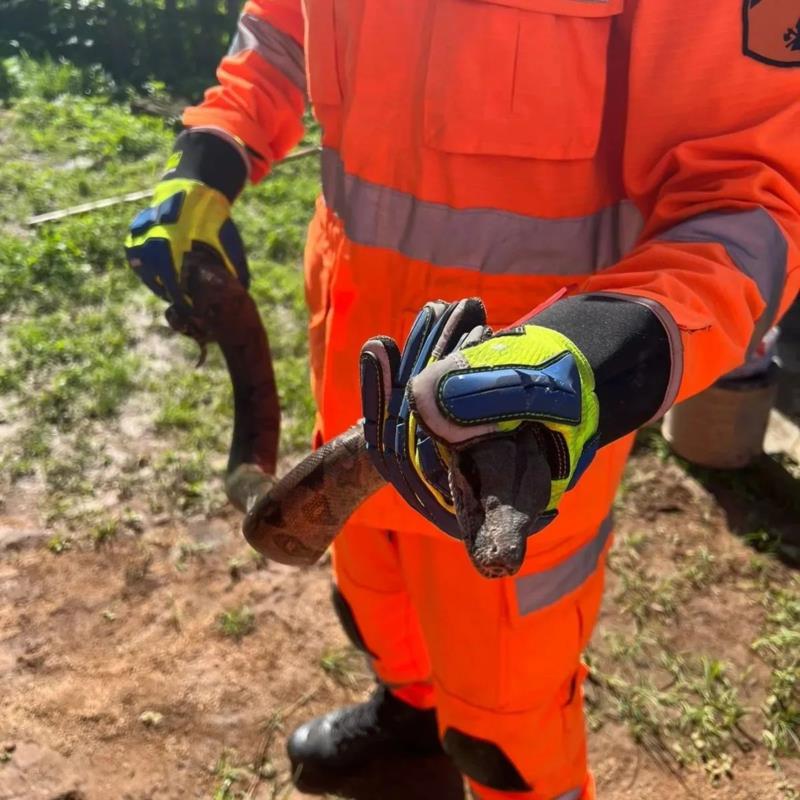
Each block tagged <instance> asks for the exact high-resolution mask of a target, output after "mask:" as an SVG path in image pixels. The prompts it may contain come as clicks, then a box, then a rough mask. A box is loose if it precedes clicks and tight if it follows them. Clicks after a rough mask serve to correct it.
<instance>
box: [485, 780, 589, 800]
mask: <svg viewBox="0 0 800 800" xmlns="http://www.w3.org/2000/svg"><path fill="white" fill-rule="evenodd" d="M469 789H470V800H489V798H488V797H487V796H486V794H485V790H484V789H480V788H478V787H477V786H476V785H475V784H473V783H470V785H469ZM499 796H500V795H497V794H496V793H495V794H493V797H499ZM505 797H507V798H508V800H519V794H518V793H513V794H511V793H509V794H506V795H505ZM553 800H597V793H596V791H595V785H594V778H593V777H592V776H591V774H590V775H589V776H588V777H587V779H586V784H585V785H584V786H583V787H581V788H578V789H570V790H569V791H567V792H564V793H563V794H560V795H559V796H558V797H554V798H553Z"/></svg>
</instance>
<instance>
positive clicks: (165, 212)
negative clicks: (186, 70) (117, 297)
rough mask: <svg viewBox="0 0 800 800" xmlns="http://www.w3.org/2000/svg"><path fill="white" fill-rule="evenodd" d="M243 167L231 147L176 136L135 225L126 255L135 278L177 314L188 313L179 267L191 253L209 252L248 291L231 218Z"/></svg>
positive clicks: (207, 137) (201, 136)
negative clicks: (160, 175) (170, 151)
mask: <svg viewBox="0 0 800 800" xmlns="http://www.w3.org/2000/svg"><path fill="white" fill-rule="evenodd" d="M246 177H247V165H246V162H245V160H244V158H243V157H242V155H241V154H240V153H239V152H237V150H236V149H235V147H234V146H233V145H232V144H231V143H229V142H227V141H226V140H224V139H221V138H220V137H218V136H215V135H213V134H208V133H202V132H198V133H194V132H191V131H190V132H187V133H184V134H183V135H182V136H181V137H179V139H178V141H177V142H176V147H175V151H174V152H173V154H172V156H171V157H170V159H169V161H168V162H167V171H166V173H165V175H164V177H163V179H162V180H161V182H160V183H159V184H158V186H157V187H156V190H155V193H154V195H153V202H152V205H151V206H150V207H149V208H146V209H144V210H143V211H141V212H140V213H139V214H137V215H136V218H135V219H134V220H133V222H132V223H131V226H130V230H129V233H128V236H127V238H126V240H125V254H126V256H127V259H128V262H129V264H130V265H131V267H132V268H133V270H134V272H136V274H137V275H138V276H139V278H140V279H141V280H142V281H143V282H144V283H145V284H146V285H147V286H148V287H149V288H150V289H151V290H152V291H153V292H155V293H156V294H157V295H158V296H159V297H161V298H162V299H164V300H167V301H169V302H170V303H172V304H173V305H174V306H175V307H176V308H177V309H179V310H180V311H183V312H186V311H189V310H190V308H191V300H190V298H189V296H188V293H187V287H186V280H185V275H184V273H183V264H184V261H185V259H186V257H187V255H189V254H190V253H192V252H198V251H206V252H211V253H212V254H213V255H214V256H215V258H217V259H218V260H219V261H220V262H221V263H223V264H224V265H225V266H226V267H227V269H228V270H229V271H230V272H231V274H233V275H235V276H236V277H237V278H238V279H239V280H240V281H241V283H242V284H243V285H244V286H245V287H247V286H248V285H249V282H250V274H249V270H248V266H247V257H246V255H245V250H244V245H243V243H242V238H241V236H240V235H239V231H238V229H237V228H236V225H235V224H234V222H233V220H232V219H231V217H230V211H231V205H232V203H233V201H234V199H235V198H236V197H237V195H238V194H239V192H240V191H241V189H242V187H243V186H244V183H245V180H246Z"/></svg>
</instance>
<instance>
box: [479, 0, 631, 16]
mask: <svg viewBox="0 0 800 800" xmlns="http://www.w3.org/2000/svg"><path fill="white" fill-rule="evenodd" d="M472 2H480V3H488V4H490V5H496V6H507V7H508V8H517V9H520V10H521V11H538V12H540V13H541V14H558V15H565V16H569V17H613V16H614V15H615V14H621V13H622V11H623V8H624V4H625V0H472Z"/></svg>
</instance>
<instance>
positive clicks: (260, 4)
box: [183, 0, 306, 182]
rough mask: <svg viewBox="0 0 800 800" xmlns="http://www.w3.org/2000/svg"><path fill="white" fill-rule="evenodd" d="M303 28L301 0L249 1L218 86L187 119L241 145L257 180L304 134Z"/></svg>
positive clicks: (188, 112) (189, 124)
mask: <svg viewBox="0 0 800 800" xmlns="http://www.w3.org/2000/svg"><path fill="white" fill-rule="evenodd" d="M303 29H304V23H303V16H302V12H301V9H300V3H299V0H257V1H254V0H251V2H248V3H247V4H246V6H245V8H244V11H243V13H242V16H241V18H240V21H239V25H238V29H237V33H236V36H235V37H234V40H233V43H232V45H231V49H230V51H229V52H228V54H227V55H226V56H225V57H224V58H223V59H222V61H221V63H220V66H219V69H218V71H217V78H218V80H219V85H218V86H215V87H214V88H212V89H209V90H208V92H206V96H205V99H204V100H203V102H202V103H201V104H200V105H198V106H194V107H191V108H188V109H187V110H186V112H185V113H184V116H183V122H184V124H185V125H186V126H187V127H189V128H193V129H195V130H202V131H205V132H208V133H214V132H217V133H219V132H222V134H223V136H224V135H228V136H231V137H233V138H234V139H235V140H238V141H239V142H241V144H242V146H243V148H244V151H245V152H246V154H247V158H248V160H249V176H250V179H251V180H252V181H254V182H257V181H259V180H261V178H263V177H264V175H266V174H267V172H268V171H269V167H270V164H271V163H272V162H273V161H276V160H280V159H281V158H282V157H283V156H284V155H286V153H288V152H289V151H290V150H291V149H292V148H293V147H294V146H295V145H296V144H297V142H298V141H299V140H300V139H301V137H302V135H303V123H302V116H303V111H304V109H305V98H306V86H305V65H304V55H303V45H302V43H303Z"/></svg>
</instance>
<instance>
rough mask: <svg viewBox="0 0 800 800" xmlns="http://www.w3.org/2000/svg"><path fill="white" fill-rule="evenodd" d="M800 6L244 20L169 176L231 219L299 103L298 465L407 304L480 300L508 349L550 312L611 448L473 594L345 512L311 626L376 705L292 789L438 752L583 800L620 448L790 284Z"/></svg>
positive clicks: (600, 3) (773, 315)
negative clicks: (310, 401)
mask: <svg viewBox="0 0 800 800" xmlns="http://www.w3.org/2000/svg"><path fill="white" fill-rule="evenodd" d="M792 11H793V13H792ZM797 13H798V12H797V8H796V3H794V2H788V0H787V1H786V2H783V0H746V1H745V2H744V7H742V3H741V2H739V3H735V2H730V0H704V2H702V3H693V4H688V5H687V4H683V3H676V2H669V1H668V0H653V2H647V3H645V2H640V0H402V1H401V0H303V2H302V3H301V0H251V2H248V3H247V4H246V5H245V7H244V10H243V13H242V16H241V20H240V22H239V27H238V32H237V34H236V36H235V39H234V41H233V44H232V47H231V50H230V52H229V53H228V55H227V56H226V57H225V58H224V59H223V61H222V63H221V65H220V68H219V72H218V77H219V84H220V85H219V86H218V87H215V88H213V89H211V90H209V92H208V93H207V94H206V97H205V100H204V102H203V103H201V104H200V105H199V106H197V107H194V108H189V109H188V110H187V111H186V113H185V117H184V123H185V126H186V127H187V129H188V131H187V132H185V133H184V134H182V136H181V137H180V138H179V140H178V144H177V146H176V152H177V153H178V154H179V157H178V158H175V159H174V160H173V161H172V162H171V165H170V170H171V172H169V173H168V174H167V176H166V177H167V178H172V179H176V178H181V177H182V178H183V179H186V178H188V179H191V180H195V181H201V182H203V183H204V184H207V185H210V186H211V187H212V188H213V189H215V190H216V191H218V192H222V193H223V194H224V195H225V196H226V197H227V200H228V201H232V200H233V199H234V198H235V197H236V195H237V194H238V192H239V191H240V190H241V188H242V186H243V185H244V183H245V179H246V176H248V175H249V178H250V180H251V181H259V180H261V179H262V178H264V176H265V175H266V174H267V173H268V172H269V169H270V165H271V164H272V163H274V162H276V161H279V160H280V159H281V158H282V157H283V156H284V155H285V154H286V153H288V152H289V150H290V149H291V148H292V147H294V146H295V144H296V143H297V142H298V141H299V139H300V137H301V134H302V130H303V127H302V113H303V110H304V104H305V101H306V97H307V96H308V97H309V98H310V100H311V104H312V106H313V111H314V114H315V115H316V117H317V119H318V120H319V122H320V124H321V127H322V131H323V133H322V137H323V138H322V143H323V152H322V195H321V197H320V199H319V202H318V204H317V209H316V214H315V216H314V219H313V221H312V222H311V225H310V229H309V234H308V243H307V247H306V257H305V276H306V294H307V300H308V306H309V310H310V325H309V338H310V349H311V378H312V384H313V391H314V397H315V399H316V403H317V408H318V411H319V413H318V420H317V434H316V435H317V442H318V443H319V442H322V441H324V440H327V439H330V438H331V437H333V436H335V435H336V434H338V433H340V432H342V431H343V430H345V429H346V428H348V427H349V426H350V425H352V424H353V423H354V422H355V421H356V420H357V419H358V418H359V417H360V416H361V414H362V410H361V398H360V394H359V352H360V350H361V347H362V344H363V343H364V341H365V340H367V339H369V338H370V337H372V336H374V335H375V334H378V333H381V334H387V335H389V336H392V337H394V338H395V339H398V340H401V339H402V337H403V336H405V335H406V333H407V332H408V330H409V328H410V326H411V323H412V321H413V320H414V318H415V316H416V314H417V312H418V311H419V309H420V307H421V306H422V305H423V304H424V303H426V302H427V301H429V300H432V299H437V298H441V299H444V300H447V301H454V300H457V299H458V298H462V297H467V296H474V297H479V298H481V299H482V300H483V301H484V303H485V306H486V308H487V310H488V315H489V323H490V324H491V325H492V326H495V327H502V326H506V325H508V324H510V323H512V322H514V321H515V320H517V319H519V318H521V317H524V316H525V315H527V314H529V313H530V312H531V310H532V309H534V308H535V307H536V306H538V305H539V304H541V303H543V301H545V300H547V299H548V298H551V296H553V295H554V294H555V293H556V292H558V291H559V290H562V289H566V294H564V295H563V296H561V297H560V298H559V299H557V300H556V301H555V302H554V303H552V304H551V305H550V306H549V307H548V308H546V309H545V310H544V311H542V312H541V314H539V316H538V317H537V323H538V324H539V325H543V326H546V327H550V328H552V329H554V330H556V331H560V332H561V333H563V334H564V335H565V336H568V337H569V339H570V340H571V341H572V342H574V343H576V345H577V346H578V347H579V348H581V350H582V351H583V353H584V354H585V355H586V357H587V359H588V361H589V363H590V364H591V367H592V368H593V370H594V375H595V378H596V393H597V398H598V400H599V408H600V412H599V413H600V421H599V435H600V444H601V445H604V446H603V447H602V448H601V449H600V450H599V451H598V453H597V455H596V457H595V458H594V461H593V462H592V464H591V465H590V466H589V468H588V469H587V471H586V472H585V474H584V475H583V477H582V478H581V480H580V481H579V482H578V483H577V485H576V486H575V488H574V489H572V490H571V491H569V492H568V493H567V494H566V495H565V496H564V500H563V502H562V503H561V506H560V514H559V516H558V518H557V519H556V520H555V521H554V522H553V523H552V524H550V525H549V526H548V527H546V528H544V529H543V530H542V531H541V532H539V533H537V534H535V535H534V536H532V537H531V538H530V540H529V542H528V552H527V556H526V559H525V561H524V564H523V567H522V569H521V570H520V572H519V573H518V574H517V575H516V576H514V577H509V578H502V579H499V580H489V579H485V578H482V577H481V576H480V575H479V574H478V573H477V572H476V571H475V570H474V568H473V567H472V565H471V564H470V562H469V560H468V558H467V556H466V554H465V552H464V548H463V547H462V546H460V545H459V543H458V542H456V541H454V540H453V539H450V538H448V537H447V536H445V535H443V534H442V533H441V532H440V531H439V530H438V529H437V528H435V527H434V526H433V525H432V524H431V523H429V522H428V521H426V520H425V519H423V518H422V517H421V516H420V515H419V514H417V513H416V512H415V511H413V510H412V509H411V508H410V507H408V506H407V505H406V504H405V503H404V502H403V500H402V499H401V497H400V495H399V494H398V493H397V492H395V491H394V489H392V488H386V489H384V490H381V492H380V493H378V494H377V495H376V496H374V497H373V498H372V499H371V500H369V501H368V502H367V503H365V504H364V505H363V506H362V508H361V509H359V510H358V511H357V513H356V514H355V515H354V516H353V517H352V519H351V520H350V522H349V523H348V525H347V527H346V528H345V530H344V531H343V532H342V534H341V535H340V536H339V538H338V539H337V541H336V543H335V546H334V567H335V578H336V580H335V588H334V606H335V608H336V610H337V612H338V613H339V615H340V617H341V618H342V621H343V624H344V627H345V630H346V631H347V632H348V633H349V635H350V636H351V637H352V638H353V640H354V641H355V642H357V643H358V644H359V646H361V647H362V648H363V649H364V650H365V651H366V652H367V653H368V654H369V656H370V657H371V659H372V664H373V666H374V670H375V673H376V675H377V678H378V681H379V687H378V689H377V690H376V692H375V694H374V695H373V697H372V698H371V699H370V700H369V701H367V702H366V703H364V704H361V705H359V706H355V707H351V708H348V709H344V710H339V711H337V712H333V713H332V714H330V715H327V716H326V717H323V718H320V719H317V720H314V721H312V722H310V723H308V724H306V725H304V726H302V727H301V728H300V729H299V730H298V731H296V732H295V733H294V734H293V736H292V739H291V740H290V745H289V752H290V755H291V757H292V759H293V761H294V763H295V765H298V766H301V767H302V769H303V771H304V772H305V773H307V774H313V773H314V772H315V771H317V772H321V773H323V774H326V771H331V772H335V770H337V769H341V768H346V767H349V766H352V765H353V764H356V763H361V762H363V761H365V760H367V759H368V758H370V757H372V756H373V755H375V754H376V753H379V752H386V751H387V750H393V749H394V750H396V749H410V750H413V749H417V750H431V749H433V748H434V747H436V746H438V740H439V739H441V741H442V742H443V743H444V748H445V750H446V752H447V753H448V754H449V755H450V756H451V758H452V759H453V761H454V763H455V764H456V766H457V767H458V768H459V770H460V771H461V772H462V773H463V774H464V775H465V776H466V777H467V778H468V780H469V781H470V784H471V786H472V789H473V791H474V793H475V795H476V796H478V797H480V798H482V800H500V798H525V799H526V800H578V798H584V800H585V799H587V798H593V797H594V796H595V789H594V785H593V782H592V779H591V776H590V774H589V772H588V768H587V762H586V737H585V731H584V720H583V711H582V690H581V686H582V682H583V680H584V677H585V674H586V672H585V669H584V667H583V666H582V665H581V661H580V656H581V652H582V650H583V649H584V647H585V646H586V644H587V642H588V640H589V638H590V636H591V633H592V629H593V627H594V625H595V622H596V619H597V614H598V607H599V605H600V600H601V595H602V590H603V569H604V561H605V556H606V553H607V551H608V548H609V545H610V541H611V518H610V508H611V504H612V499H613V497H614V493H615V490H616V487H617V485H618V483H619V480H620V475H621V473H622V469H623V466H624V463H625V460H626V457H627V455H628V452H629V450H630V446H631V437H632V432H633V431H634V430H635V429H636V428H638V427H640V426H641V425H642V424H644V423H646V422H648V421H649V420H651V419H654V418H658V417H659V416H660V415H661V414H663V413H664V411H665V410H666V409H667V408H669V407H670V406H671V405H672V404H673V403H675V402H677V401H680V400H683V399H685V398H687V397H689V396H691V395H693V394H695V393H697V392H699V391H701V390H702V389H704V388H705V387H707V386H709V385H710V384H711V383H713V382H714V381H715V380H716V379H717V378H718V377H719V376H721V375H723V374H724V373H726V372H727V371H729V370H731V369H733V368H735V367H736V366H737V365H739V364H740V363H742V362H743V360H744V359H745V358H746V356H747V353H748V351H749V349H750V348H752V347H753V346H754V344H756V343H758V342H759V341H760V338H761V336H762V335H763V334H764V333H765V332H766V331H767V330H768V329H769V328H770V326H772V325H773V324H774V323H775V322H776V320H778V319H779V317H780V315H781V314H782V313H783V312H784V311H785V309H786V308H787V307H788V306H789V305H790V303H791V301H792V299H793V298H794V296H795V294H796V292H797V289H798V284H799V283H800V269H799V267H800V42H797V41H796V38H798V37H800V25H798V20H797V19H796V17H797ZM792 34H793V35H792ZM795 45H796V46H795ZM209 153H211V154H212V156H213V157H212V156H210V155H208V154H209ZM212 162H213V163H212ZM176 163H177V164H178V166H177V167H176V166H175V164H176Z"/></svg>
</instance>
